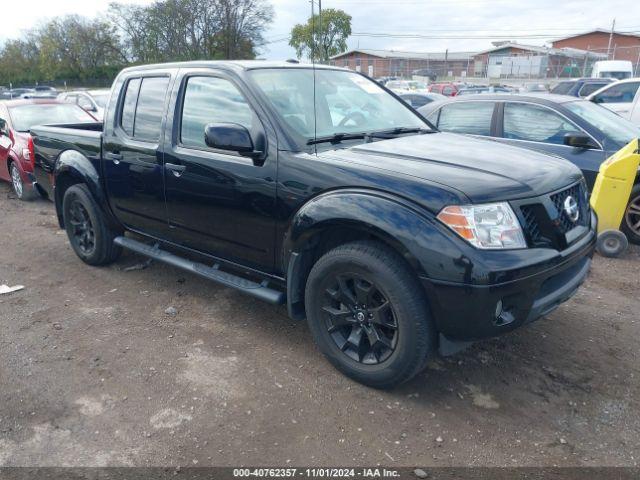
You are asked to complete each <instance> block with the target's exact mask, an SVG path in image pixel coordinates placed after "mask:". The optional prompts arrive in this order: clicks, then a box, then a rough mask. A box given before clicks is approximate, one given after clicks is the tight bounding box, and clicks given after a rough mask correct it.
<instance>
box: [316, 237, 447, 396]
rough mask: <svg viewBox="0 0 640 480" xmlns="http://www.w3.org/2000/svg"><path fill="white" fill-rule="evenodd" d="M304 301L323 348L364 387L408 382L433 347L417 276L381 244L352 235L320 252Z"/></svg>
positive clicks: (434, 347)
mask: <svg viewBox="0 0 640 480" xmlns="http://www.w3.org/2000/svg"><path fill="white" fill-rule="evenodd" d="M305 305H306V311H307V322H308V324H309V328H310V330H311V333H312V335H313V338H314V340H315V341H316V343H317V345H318V347H319V348H320V350H321V351H322V353H323V354H324V355H325V356H326V357H327V359H328V360H329V361H330V362H331V363H332V364H333V365H334V366H335V367H336V368H337V369H338V370H340V371H341V372H342V373H344V374H345V375H347V376H348V377H350V378H352V379H354V380H356V381H357V382H360V383H363V384H365V385H369V386H371V387H374V388H383V389H386V388H392V387H395V386H396V385H399V384H401V383H403V382H406V381H407V380H409V379H411V378H412V377H413V376H415V375H416V374H417V373H419V372H420V371H421V370H422V369H423V368H424V366H425V364H426V362H427V360H428V358H429V355H430V354H431V353H433V352H434V351H435V349H436V331H435V327H434V324H433V321H432V319H431V316H430V314H429V309H428V306H427V302H426V298H425V295H424V291H423V289H422V287H421V285H420V283H419V282H418V279H417V278H416V277H415V275H414V274H413V272H412V271H411V269H410V267H409V266H408V265H407V263H406V261H405V260H404V259H403V258H402V257H401V256H400V255H398V254H397V253H396V252H395V251H394V250H392V249H390V248H388V247H386V246H385V245H383V244H380V243H377V242H372V241H358V242H353V243H348V244H345V245H341V246H339V247H336V248H334V249H333V250H330V251H329V252H328V253H326V254H325V255H324V256H322V257H321V258H320V259H319V260H318V261H317V262H316V264H315V265H314V266H313V268H312V269H311V272H310V274H309V278H308V280H307V285H306V290H305Z"/></svg>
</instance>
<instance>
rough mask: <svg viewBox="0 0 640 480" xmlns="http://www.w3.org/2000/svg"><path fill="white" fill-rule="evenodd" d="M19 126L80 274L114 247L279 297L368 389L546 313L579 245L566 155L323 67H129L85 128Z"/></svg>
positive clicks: (581, 233)
mask: <svg viewBox="0 0 640 480" xmlns="http://www.w3.org/2000/svg"><path fill="white" fill-rule="evenodd" d="M31 133H32V135H33V137H34V144H35V157H36V158H35V164H36V167H35V175H36V178H37V179H38V182H39V183H40V184H41V185H40V186H41V187H43V188H42V190H44V191H46V192H47V194H48V195H49V196H50V198H51V199H52V200H54V201H55V205H56V210H57V214H58V218H59V221H60V226H61V227H62V228H65V229H66V231H67V234H68V236H69V240H70V242H71V245H72V247H73V249H74V250H75V252H76V253H77V255H78V256H79V257H80V258H81V259H82V260H83V261H84V262H86V263H88V264H90V265H105V264H108V263H109V262H113V261H115V260H116V259H117V258H118V255H119V254H120V252H121V249H122V248H125V249H129V250H132V251H134V252H137V253H139V254H142V255H145V256H148V257H151V258H153V259H156V260H158V261H161V262H166V263H168V264H171V265H174V266H176V267H178V268H182V269H186V270H189V271H191V272H193V273H194V274H197V275H200V276H203V277H206V278H208V279H211V280H214V281H217V282H219V283H221V284H223V285H226V286H229V287H232V288H236V289H238V290H241V291H243V292H245V293H247V294H249V295H253V296H255V297H258V298H260V299H262V300H266V301H267V302H271V303H274V304H283V305H284V304H286V306H287V309H288V312H289V314H290V315H291V316H292V317H293V318H297V319H304V318H306V319H307V321H308V324H309V328H310V330H311V333H312V335H313V337H314V339H315V341H316V343H317V344H318V346H319V348H320V349H321V350H322V352H323V353H324V354H325V355H326V356H327V358H328V359H329V360H330V361H331V362H332V363H333V364H334V365H335V366H336V367H337V368H338V369H340V370H341V371H342V372H344V373H345V374H347V375H349V376H350V377H352V378H354V379H356V380H358V381H360V382H362V383H365V384H368V385H371V386H374V387H379V388H389V387H392V386H394V385H396V384H398V383H400V382H403V381H406V380H408V379H409V378H411V377H412V376H414V375H415V374H416V373H417V372H419V371H420V369H421V368H422V367H423V366H424V365H425V363H426V360H427V358H428V357H429V356H430V355H431V354H432V353H436V352H438V350H439V351H440V353H442V354H447V353H452V352H455V351H456V350H457V349H459V348H460V347H461V346H463V345H466V344H467V343H469V342H472V341H475V340H478V339H482V338H487V337H492V336H495V335H499V334H502V333H505V332H508V331H510V330H513V329H514V328H517V327H520V326H522V325H525V324H527V323H529V322H531V321H533V320H536V319H537V318H540V317H541V316H543V315H545V314H547V313H549V312H550V311H551V310H553V309H554V308H556V307H557V306H558V305H559V304H560V303H562V302H564V301H565V300H567V299H568V298H570V297H571V296H572V295H573V294H574V292H575V291H576V290H577V288H578V287H579V286H580V284H581V283H582V282H583V281H584V280H585V278H586V276H587V274H588V271H589V267H590V263H591V256H592V254H593V251H594V245H595V239H596V237H595V233H594V229H595V227H596V217H595V215H594V214H593V213H592V212H591V210H590V208H589V204H588V201H587V197H586V195H587V192H586V188H585V184H584V180H583V177H582V175H581V173H580V171H579V170H578V169H577V168H576V167H575V166H573V165H572V164H571V163H569V162H567V161H565V160H561V159H558V158H554V157H550V156H545V155H542V154H539V153H535V152H532V151H527V150H522V149H518V148H515V147H510V146H505V145H500V144H497V143H495V142H488V141H486V140H477V139H471V138H467V137H464V136H458V135H454V134H447V133H440V132H438V131H437V130H436V129H435V128H434V127H433V126H432V125H431V124H429V122H427V121H426V120H425V119H424V118H423V117H422V116H421V115H420V114H418V113H416V112H415V111H414V110H412V109H411V108H410V107H408V106H407V105H406V104H405V103H404V102H402V101H401V100H399V99H398V97H396V96H395V95H394V94H392V93H391V92H390V91H388V90H386V89H385V88H384V87H382V86H380V85H378V84H377V83H375V82H373V81H371V80H369V79H368V78H366V77H365V76H363V75H360V74H358V73H355V72H350V71H347V70H343V69H339V68H331V67H316V68H313V67H312V66H309V65H301V64H293V63H271V62H190V63H175V64H164V65H150V66H143V67H134V68H128V69H126V70H124V71H122V73H120V75H119V76H118V77H117V79H116V81H115V82H114V85H113V88H112V93H111V98H110V101H109V103H108V106H107V109H106V114H105V119H104V125H103V124H95V125H75V126H74V125H58V126H42V127H35V128H33V129H32V130H31ZM50 179H54V183H53V184H55V188H54V187H52V186H50V185H52V184H51V182H50ZM125 232H127V234H126V235H125ZM570 336H571V333H570V332H567V337H568V338H569V337H570Z"/></svg>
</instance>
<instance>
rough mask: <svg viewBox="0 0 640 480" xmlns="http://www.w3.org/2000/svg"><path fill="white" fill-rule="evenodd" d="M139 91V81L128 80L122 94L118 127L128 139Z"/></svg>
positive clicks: (130, 133)
mask: <svg viewBox="0 0 640 480" xmlns="http://www.w3.org/2000/svg"><path fill="white" fill-rule="evenodd" d="M139 89H140V79H139V78H132V79H131V80H129V83H127V90H126V91H125V93H124V102H123V104H122V116H121V117H120V126H121V127H122V129H123V130H124V131H125V132H126V133H127V135H129V136H130V137H132V136H133V120H134V118H135V113H136V103H137V101H138V90H139Z"/></svg>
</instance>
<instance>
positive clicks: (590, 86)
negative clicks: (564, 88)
mask: <svg viewBox="0 0 640 480" xmlns="http://www.w3.org/2000/svg"><path fill="white" fill-rule="evenodd" d="M605 85H607V84H606V83H585V84H584V85H583V86H582V88H581V89H580V92H578V95H579V96H580V97H586V96H587V95H591V94H592V93H593V92H595V91H596V90H600V89H601V88H602V87H604V86H605Z"/></svg>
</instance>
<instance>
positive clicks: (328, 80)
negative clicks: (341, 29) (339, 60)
mask: <svg viewBox="0 0 640 480" xmlns="http://www.w3.org/2000/svg"><path fill="white" fill-rule="evenodd" d="M249 74H250V77H251V79H252V80H253V83H254V84H255V85H256V86H257V87H258V89H259V90H260V91H261V92H262V93H263V94H264V96H265V97H266V99H267V101H268V102H269V103H270V104H271V106H272V107H273V109H274V110H275V112H276V113H277V115H278V116H279V117H280V118H281V119H282V120H283V121H284V122H285V123H286V124H287V126H288V127H289V128H290V130H292V131H293V132H294V133H295V134H296V136H297V137H299V138H298V140H299V141H303V142H305V143H306V142H307V141H309V140H313V139H314V138H317V137H326V136H331V135H336V134H340V133H360V132H376V131H384V130H390V129H395V128H399V127H408V128H424V129H428V128H429V126H428V125H427V124H426V123H425V122H424V121H423V120H421V119H420V117H418V116H417V115H416V114H415V113H413V112H412V110H411V109H410V108H408V107H407V106H406V105H405V103H404V102H402V101H399V100H397V99H396V98H394V97H393V96H391V95H389V93H387V92H386V91H385V90H383V89H382V88H381V87H380V86H379V85H378V84H377V83H375V82H373V81H371V80H369V79H367V78H366V77H364V76H362V75H358V74H356V73H353V72H349V71H340V70H322V69H318V70H316V71H315V75H316V92H315V105H314V91H313V85H314V79H313V75H314V71H313V69H311V68H309V69H258V70H253V71H251V72H249ZM314 112H315V115H314Z"/></svg>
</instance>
